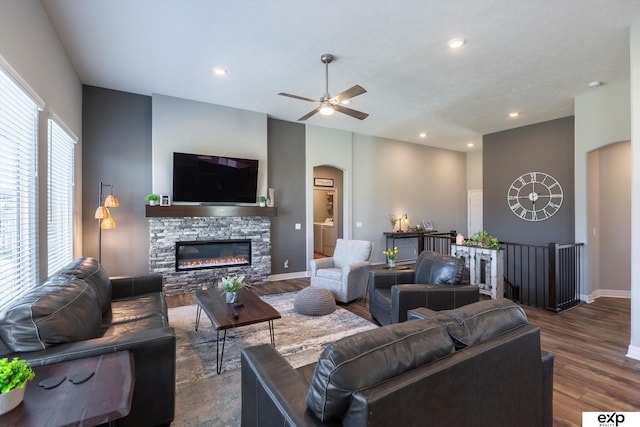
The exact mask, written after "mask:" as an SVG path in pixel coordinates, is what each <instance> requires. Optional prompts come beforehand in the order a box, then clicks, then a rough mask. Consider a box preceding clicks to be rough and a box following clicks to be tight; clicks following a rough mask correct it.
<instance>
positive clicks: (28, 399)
mask: <svg viewBox="0 0 640 427" xmlns="http://www.w3.org/2000/svg"><path fill="white" fill-rule="evenodd" d="M33 371H34V372H35V374H36V377H35V378H34V379H33V380H31V381H29V382H28V383H27V386H26V387H27V388H26V390H25V393H24V401H23V402H22V403H21V404H20V405H18V407H16V408H15V409H14V410H12V411H10V412H8V413H6V414H4V415H1V416H0V425H1V426H3V427H18V426H19V427H43V426H95V425H98V424H104V423H110V424H111V422H112V421H115V420H118V419H120V418H122V417H125V416H127V415H128V414H129V411H130V410H131V399H132V398H133V387H134V384H135V375H134V363H133V355H132V354H131V353H130V352H129V351H126V350H125V351H119V352H117V353H108V354H102V355H98V356H92V357H86V358H83V359H75V360H69V361H66V362H61V363H55V364H52V365H46V366H39V367H36V368H34V369H33ZM81 371H92V372H93V373H94V374H93V377H91V378H89V379H88V380H87V381H85V382H84V383H81V384H72V383H71V382H70V381H69V379H68V377H69V376H71V375H73V374H76V373H78V372H81ZM58 375H65V376H66V377H67V379H65V380H64V382H63V383H62V384H60V385H59V386H57V387H55V388H52V389H49V390H45V389H44V388H42V387H40V386H38V383H39V382H40V381H42V380H43V379H45V378H50V377H55V376H58Z"/></svg>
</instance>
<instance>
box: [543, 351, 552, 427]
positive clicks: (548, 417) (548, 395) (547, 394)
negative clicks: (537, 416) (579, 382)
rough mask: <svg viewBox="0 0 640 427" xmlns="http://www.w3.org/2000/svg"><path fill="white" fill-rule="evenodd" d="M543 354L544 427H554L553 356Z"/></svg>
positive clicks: (545, 352) (546, 353) (547, 353)
mask: <svg viewBox="0 0 640 427" xmlns="http://www.w3.org/2000/svg"><path fill="white" fill-rule="evenodd" d="M541 352H542V424H541V425H542V426H544V427H551V426H552V425H553V361H554V356H553V354H551V353H549V352H547V351H544V350H541Z"/></svg>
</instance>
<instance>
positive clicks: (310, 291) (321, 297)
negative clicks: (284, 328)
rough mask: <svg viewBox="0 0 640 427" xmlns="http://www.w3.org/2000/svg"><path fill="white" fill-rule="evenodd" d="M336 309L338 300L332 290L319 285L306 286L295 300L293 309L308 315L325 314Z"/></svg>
mask: <svg viewBox="0 0 640 427" xmlns="http://www.w3.org/2000/svg"><path fill="white" fill-rule="evenodd" d="M335 309H336V300H335V298H333V294H332V293H331V291H330V290H328V289H325V288H319V287H317V286H309V287H308V288H304V289H303V290H301V291H300V292H298V295H296V299H295V300H294V301H293V310H294V311H295V312H296V313H300V314H306V315H307V316H324V315H325V314H329V313H333V312H334V311H335Z"/></svg>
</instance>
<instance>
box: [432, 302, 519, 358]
mask: <svg viewBox="0 0 640 427" xmlns="http://www.w3.org/2000/svg"><path fill="white" fill-rule="evenodd" d="M424 317H425V318H426V319H429V320H432V321H436V322H439V323H441V324H443V325H446V327H447V331H448V332H449V335H451V338H453V340H454V341H455V344H456V348H458V349H460V348H464V347H468V346H472V345H475V344H479V343H481V342H484V341H487V340H489V339H491V338H493V337H497V336H498V335H502V334H504V333H506V332H509V331H511V330H513V329H516V328H519V327H521V326H523V325H526V324H527V323H529V321H528V319H527V315H526V314H525V312H524V310H523V309H522V307H520V306H519V305H518V304H516V303H514V302H512V301H510V300H507V299H499V300H483V301H479V302H476V303H473V304H468V305H465V306H462V307H459V308H456V309H454V310H443V311H438V312H434V314H433V315H431V316H424Z"/></svg>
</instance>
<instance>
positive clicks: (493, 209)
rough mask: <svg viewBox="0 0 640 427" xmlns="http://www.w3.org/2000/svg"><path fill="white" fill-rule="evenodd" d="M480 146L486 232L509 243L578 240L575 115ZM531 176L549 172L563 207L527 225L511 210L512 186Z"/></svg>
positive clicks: (498, 135)
mask: <svg viewBox="0 0 640 427" xmlns="http://www.w3.org/2000/svg"><path fill="white" fill-rule="evenodd" d="M482 144H483V156H482V159H483V162H482V170H483V177H482V180H483V185H482V187H483V196H484V202H483V223H484V229H485V230H487V231H488V232H489V233H491V234H493V235H495V236H496V237H497V238H498V239H499V240H502V241H506V242H516V243H524V244H533V245H547V244H549V243H552V242H554V243H572V242H574V235H575V225H574V224H575V218H574V166H573V165H574V163H573V153H574V148H573V146H574V118H573V116H572V117H565V118H562V119H557V120H551V121H548V122H544V123H538V124H534V125H530V126H524V127H520V128H516V129H511V130H507V131H503V132H497V133H493V134H489V135H485V136H484V137H483V142H482ZM527 172H545V173H547V174H550V175H551V176H553V177H554V178H556V179H557V180H558V182H559V183H560V185H561V186H562V189H563V193H564V200H563V202H562V206H561V207H560V209H559V210H558V212H557V213H556V214H555V215H553V216H552V217H551V218H548V219H546V220H544V221H537V222H532V221H525V220H522V219H520V218H519V217H517V216H516V215H515V214H514V213H513V212H512V211H511V209H510V208H509V205H508V203H507V191H508V189H509V186H510V185H511V184H512V182H513V181H514V180H515V179H516V178H518V177H519V176H520V175H522V174H524V173H527Z"/></svg>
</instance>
